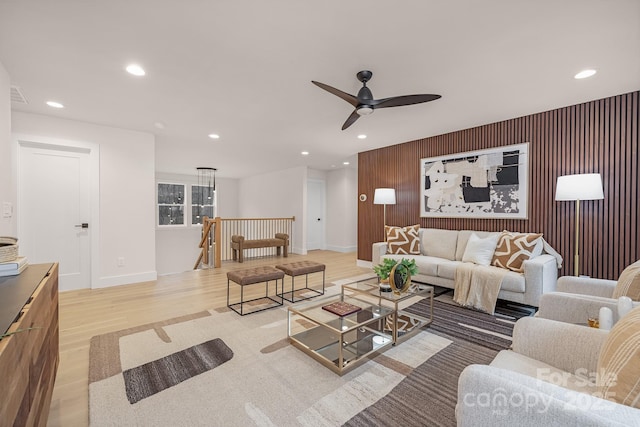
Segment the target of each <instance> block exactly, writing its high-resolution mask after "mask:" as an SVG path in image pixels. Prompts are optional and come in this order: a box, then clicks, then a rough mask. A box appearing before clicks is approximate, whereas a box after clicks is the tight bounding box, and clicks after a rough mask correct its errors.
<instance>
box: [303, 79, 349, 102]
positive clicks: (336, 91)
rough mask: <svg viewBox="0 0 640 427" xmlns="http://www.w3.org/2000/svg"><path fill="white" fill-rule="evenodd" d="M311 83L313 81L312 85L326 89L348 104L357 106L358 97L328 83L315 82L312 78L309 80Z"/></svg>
mask: <svg viewBox="0 0 640 427" xmlns="http://www.w3.org/2000/svg"><path fill="white" fill-rule="evenodd" d="M311 83H313V84H314V85H316V86H318V87H319V88H322V89H324V90H326V91H327V92H329V93H332V94H334V95H335V96H338V97H340V98H342V99H344V100H345V101H347V102H348V103H349V104H351V105H353V106H354V107H357V106H358V98H356V97H355V96H353V95H350V94H348V93H346V92H343V91H341V90H339V89H336V88H335V87H331V86H329V85H326V84H324V83H320V82H316V81H314V80H312V81H311Z"/></svg>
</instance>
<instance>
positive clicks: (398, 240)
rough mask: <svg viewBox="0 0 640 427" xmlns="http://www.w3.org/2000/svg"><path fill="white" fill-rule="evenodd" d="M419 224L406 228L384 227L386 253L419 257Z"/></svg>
mask: <svg viewBox="0 0 640 427" xmlns="http://www.w3.org/2000/svg"><path fill="white" fill-rule="evenodd" d="M418 230H420V224H417V225H412V226H407V227H392V226H390V225H385V226H384V231H385V233H386V234H387V253H389V254H396V255H397V254H405V255H420V238H419V237H418Z"/></svg>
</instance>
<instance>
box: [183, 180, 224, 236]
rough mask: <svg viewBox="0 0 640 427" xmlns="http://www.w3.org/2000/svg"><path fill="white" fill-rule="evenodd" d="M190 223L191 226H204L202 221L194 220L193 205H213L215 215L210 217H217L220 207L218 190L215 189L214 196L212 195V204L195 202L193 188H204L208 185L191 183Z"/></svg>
mask: <svg viewBox="0 0 640 427" xmlns="http://www.w3.org/2000/svg"><path fill="white" fill-rule="evenodd" d="M189 187H190V188H189V190H190V191H189V198H190V200H189V202H190V203H189V207H190V209H189V225H190V226H191V227H202V222H193V207H194V206H211V207H213V216H211V217H210V218H215V217H216V211H217V208H218V203H217V202H218V191H217V190H213V197H212V201H211V204H210V205H209V204H206V205H199V204H198V203H194V201H193V190H194V188H198V187H203V188H207V186H205V185H199V184H189Z"/></svg>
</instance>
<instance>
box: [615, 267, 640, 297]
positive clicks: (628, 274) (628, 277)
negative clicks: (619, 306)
mask: <svg viewBox="0 0 640 427" xmlns="http://www.w3.org/2000/svg"><path fill="white" fill-rule="evenodd" d="M624 296H626V297H629V298H631V299H632V300H634V301H640V261H636V262H634V263H633V264H631V265H629V266H628V267H627V268H625V269H624V270H623V271H622V273H621V274H620V277H618V283H617V284H616V288H615V289H614V290H613V298H616V299H617V298H620V297H624Z"/></svg>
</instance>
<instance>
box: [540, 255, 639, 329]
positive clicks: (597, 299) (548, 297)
mask: <svg viewBox="0 0 640 427" xmlns="http://www.w3.org/2000/svg"><path fill="white" fill-rule="evenodd" d="M556 291H557V292H550V293H547V294H543V295H542V297H541V298H540V309H539V310H538V313H537V316H538V317H543V318H545V319H552V320H558V321H561V322H567V323H576V324H586V323H587V319H588V318H590V317H593V318H597V317H598V313H599V311H600V308H601V307H608V308H610V309H611V311H613V320H614V322H616V321H618V298H619V297H620V296H629V297H630V298H631V299H632V300H634V303H633V306H634V307H637V306H638V305H640V302H639V300H640V261H637V262H635V263H633V264H631V265H630V266H628V267H627V268H626V269H625V270H624V271H623V272H622V274H620V277H619V278H618V280H617V281H616V280H605V279H594V278H587V277H575V276H563V277H560V278H559V279H558V282H557V285H556Z"/></svg>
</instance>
